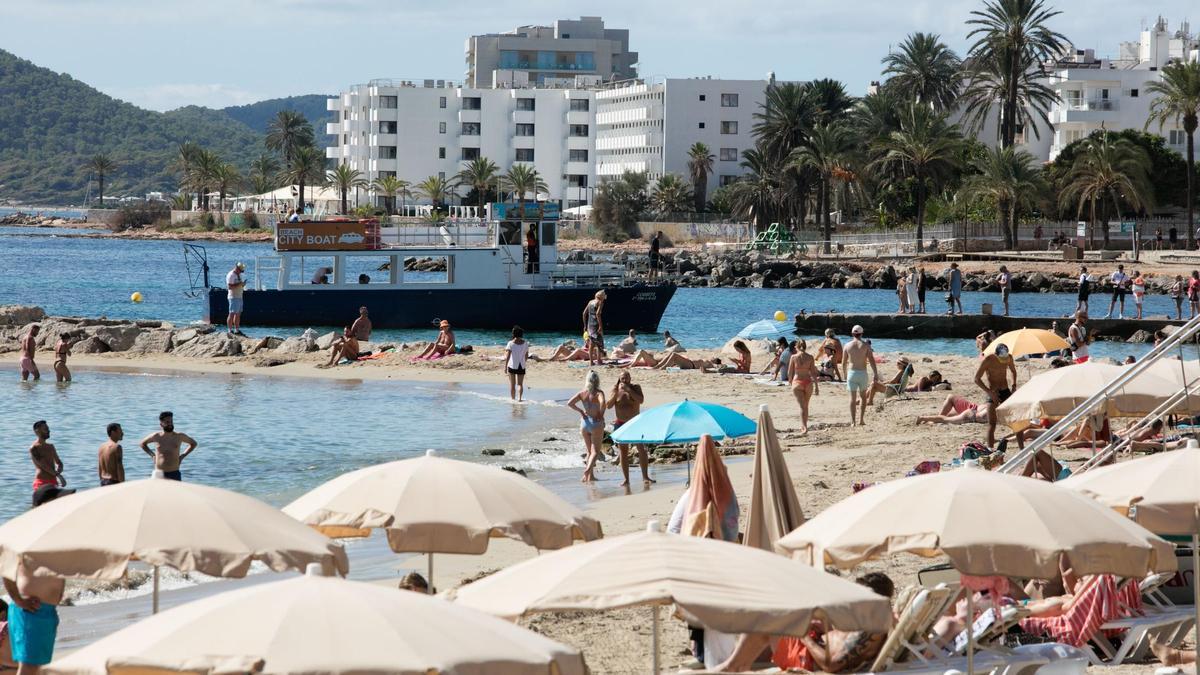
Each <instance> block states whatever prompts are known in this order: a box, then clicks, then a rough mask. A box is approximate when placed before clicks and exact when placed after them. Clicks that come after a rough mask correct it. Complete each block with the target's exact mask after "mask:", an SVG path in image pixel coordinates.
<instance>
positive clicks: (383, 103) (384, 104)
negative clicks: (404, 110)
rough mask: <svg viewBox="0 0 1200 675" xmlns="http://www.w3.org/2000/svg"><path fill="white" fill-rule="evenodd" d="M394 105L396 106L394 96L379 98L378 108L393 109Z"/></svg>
mask: <svg viewBox="0 0 1200 675" xmlns="http://www.w3.org/2000/svg"><path fill="white" fill-rule="evenodd" d="M396 104H397V101H396V97H395V96H380V97H379V107H380V108H395V107H396Z"/></svg>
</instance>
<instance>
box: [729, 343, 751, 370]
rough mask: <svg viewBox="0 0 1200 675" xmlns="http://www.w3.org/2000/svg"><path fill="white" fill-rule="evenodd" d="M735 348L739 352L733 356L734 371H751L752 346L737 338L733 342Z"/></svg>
mask: <svg viewBox="0 0 1200 675" xmlns="http://www.w3.org/2000/svg"><path fill="white" fill-rule="evenodd" d="M733 350H734V351H735V352H737V356H735V357H733V366H734V372H737V373H749V372H750V348H749V347H747V346H746V343H745V342H742V341H741V340H736V341H734V343H733Z"/></svg>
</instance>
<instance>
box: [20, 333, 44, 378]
mask: <svg viewBox="0 0 1200 675" xmlns="http://www.w3.org/2000/svg"><path fill="white" fill-rule="evenodd" d="M41 330H42V327H41V326H39V325H37V324H36V323H35V324H33V325H32V326H30V327H29V332H28V333H26V334H25V337H23V338H21V381H22V382H24V381H26V380H28V379H29V376H30V375H33V379H35V380H40V379H42V374H41V373H39V372H38V367H37V364H36V363H34V362H33V359H34V355H35V354H36V353H37V335H38V333H40V332H41Z"/></svg>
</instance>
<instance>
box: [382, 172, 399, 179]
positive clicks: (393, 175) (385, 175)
mask: <svg viewBox="0 0 1200 675" xmlns="http://www.w3.org/2000/svg"><path fill="white" fill-rule="evenodd" d="M388 176H391V177H392V178H395V177H396V172H395V171H380V172H379V177H380V178H387V177H388Z"/></svg>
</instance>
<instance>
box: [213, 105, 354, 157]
mask: <svg viewBox="0 0 1200 675" xmlns="http://www.w3.org/2000/svg"><path fill="white" fill-rule="evenodd" d="M327 100H329V96H327V95H325V94H305V95H303V96H287V97H284V98H272V99H267V100H265V101H259V102H258V103H250V104H248V105H235V106H230V107H228V108H221V111H222V112H224V113H225V114H226V115H229V116H230V117H232V118H233V119H235V120H237V121H239V122H241V123H242V124H245V125H246V126H248V127H250V128H251V129H253V130H255V131H257V132H258V133H260V134H265V133H267V124H268V123H269V122H270V121H271V119H272V118H273V117H275V113H277V112H279V111H281V110H295V111H296V112H298V113H300V114H301V115H304V116H305V117H307V118H308V121H309V122H312V125H313V130H314V131H316V132H317V136H322V135H324V132H325V124H326V122H332V121H333V113H331V112H329V111H328V110H326V109H325V102H326V101H327ZM317 140H318V141H320V140H322V139H320V138H318V139H317ZM320 145H324V144H323V143H320Z"/></svg>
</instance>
